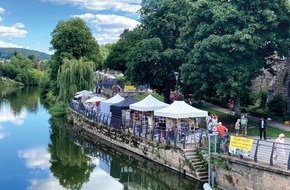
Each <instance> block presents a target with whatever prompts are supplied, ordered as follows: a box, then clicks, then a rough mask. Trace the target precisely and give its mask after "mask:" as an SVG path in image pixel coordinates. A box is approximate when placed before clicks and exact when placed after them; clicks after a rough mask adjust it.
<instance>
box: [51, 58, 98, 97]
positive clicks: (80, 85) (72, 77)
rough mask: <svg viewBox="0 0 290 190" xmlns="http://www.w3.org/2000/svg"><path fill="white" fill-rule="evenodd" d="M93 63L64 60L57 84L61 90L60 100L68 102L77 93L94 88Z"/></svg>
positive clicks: (81, 60)
mask: <svg viewBox="0 0 290 190" xmlns="http://www.w3.org/2000/svg"><path fill="white" fill-rule="evenodd" d="M93 80H94V72H93V62H84V60H83V59H80V60H75V59H73V60H69V59H64V63H63V65H62V66H61V67H60V69H59V71H58V75H57V84H58V87H59V89H60V91H59V97H58V99H59V100H61V101H64V102H68V101H69V99H70V98H71V97H72V96H73V95H74V94H75V93H76V92H77V91H81V90H84V89H91V88H92V87H93Z"/></svg>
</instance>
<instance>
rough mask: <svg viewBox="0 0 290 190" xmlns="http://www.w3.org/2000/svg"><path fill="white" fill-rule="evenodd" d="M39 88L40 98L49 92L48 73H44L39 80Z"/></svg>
mask: <svg viewBox="0 0 290 190" xmlns="http://www.w3.org/2000/svg"><path fill="white" fill-rule="evenodd" d="M39 86H40V94H41V96H45V95H46V94H47V93H48V92H49V89H50V80H49V73H48V72H45V73H44V74H43V75H42V77H41V78H40V82H39Z"/></svg>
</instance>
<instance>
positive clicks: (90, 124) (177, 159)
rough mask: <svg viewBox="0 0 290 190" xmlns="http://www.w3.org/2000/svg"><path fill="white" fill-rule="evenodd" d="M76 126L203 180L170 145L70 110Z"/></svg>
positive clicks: (92, 134)
mask: <svg viewBox="0 0 290 190" xmlns="http://www.w3.org/2000/svg"><path fill="white" fill-rule="evenodd" d="M69 113H70V115H71V116H72V120H73V122H74V125H76V126H79V127H80V128H81V130H83V131H85V132H86V133H89V134H90V136H91V137H90V138H94V136H95V137H98V138H101V139H103V140H105V141H107V142H109V143H111V144H114V145H116V146H118V147H121V148H123V149H126V150H129V151H131V152H133V153H135V154H138V155H140V156H143V157H145V158H147V159H150V160H152V161H154V162H157V163H159V164H162V165H164V166H167V167H169V168H171V169H173V170H176V171H178V172H181V173H184V175H187V176H190V177H192V178H194V179H197V180H201V179H200V176H199V172H200V170H199V169H195V168H194V164H193V163H191V162H189V161H188V160H187V159H186V157H185V152H184V150H182V149H179V148H174V147H170V145H166V144H162V143H158V142H155V141H146V140H145V139H142V138H138V137H136V136H133V135H132V134H128V133H124V132H122V131H119V130H117V129H114V128H108V127H107V126H105V125H103V124H102V123H97V122H94V121H92V120H89V119H87V118H86V117H85V116H83V115H81V114H78V113H77V112H75V111H73V110H71V109H69Z"/></svg>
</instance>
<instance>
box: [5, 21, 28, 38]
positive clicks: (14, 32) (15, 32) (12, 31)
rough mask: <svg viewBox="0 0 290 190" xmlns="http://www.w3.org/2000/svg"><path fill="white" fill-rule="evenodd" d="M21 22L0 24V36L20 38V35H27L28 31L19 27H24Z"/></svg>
mask: <svg viewBox="0 0 290 190" xmlns="http://www.w3.org/2000/svg"><path fill="white" fill-rule="evenodd" d="M23 26H24V25H21V23H17V24H16V27H15V26H11V27H8V26H0V37H6V38H17V37H18V38H19V37H26V34H27V31H26V30H22V29H19V27H23Z"/></svg>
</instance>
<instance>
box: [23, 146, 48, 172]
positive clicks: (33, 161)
mask: <svg viewBox="0 0 290 190" xmlns="http://www.w3.org/2000/svg"><path fill="white" fill-rule="evenodd" d="M17 155H18V156H19V157H20V158H22V159H24V160H25V161H26V162H25V165H26V167H27V168H31V169H37V168H40V169H42V170H47V169H49V167H50V163H49V160H50V154H49V152H48V151H47V149H46V148H45V147H38V148H31V149H27V150H19V151H18V152H17Z"/></svg>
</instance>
